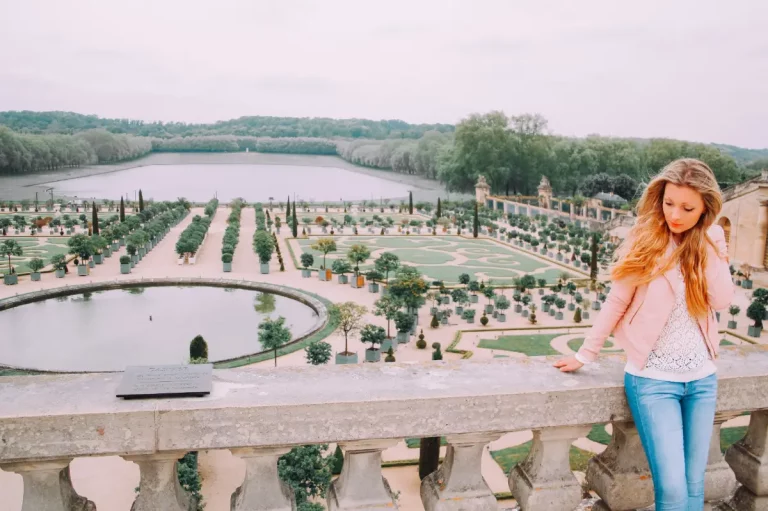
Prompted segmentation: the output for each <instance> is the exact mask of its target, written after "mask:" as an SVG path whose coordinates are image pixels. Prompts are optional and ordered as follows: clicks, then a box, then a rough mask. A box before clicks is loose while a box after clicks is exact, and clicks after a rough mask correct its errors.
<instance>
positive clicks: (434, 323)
mask: <svg viewBox="0 0 768 511" xmlns="http://www.w3.org/2000/svg"><path fill="white" fill-rule="evenodd" d="M429 326H430V327H432V328H437V327H439V326H440V322H439V321H438V320H437V314H432V322H431V323H430V324H429Z"/></svg>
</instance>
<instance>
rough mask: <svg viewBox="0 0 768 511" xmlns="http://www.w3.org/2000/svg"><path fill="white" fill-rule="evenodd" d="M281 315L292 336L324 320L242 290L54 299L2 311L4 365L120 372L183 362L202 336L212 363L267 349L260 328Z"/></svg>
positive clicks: (184, 289)
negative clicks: (259, 331) (264, 320)
mask: <svg viewBox="0 0 768 511" xmlns="http://www.w3.org/2000/svg"><path fill="white" fill-rule="evenodd" d="M150 316H152V320H151V321H150V319H149V318H150ZM278 316H283V317H285V318H286V325H287V326H289V328H290V329H291V332H292V334H293V338H297V337H299V336H302V335H304V334H306V333H308V332H309V331H311V330H313V329H314V328H315V326H316V325H317V323H318V321H319V317H318V316H317V314H316V313H315V311H314V310H312V309H311V308H310V307H308V306H306V305H304V304H303V303H301V302H298V301H296V300H293V299H290V298H286V297H283V296H278V295H273V294H269V293H259V292H256V291H249V290H243V289H224V288H216V287H196V286H195V287H189V286H180V287H176V286H168V287H148V288H131V289H123V290H113V291H101V292H95V293H86V294H78V295H70V296H64V297H59V298H51V299H48V300H43V301H40V302H35V303H31V304H27V305H22V306H19V307H15V308H12V309H8V310H5V311H3V312H2V313H0V331H1V332H2V333H3V334H2V335H0V365H7V366H13V367H23V368H30V369H41V370H59V371H122V370H124V369H125V367H126V366H129V365H147V364H182V363H186V362H187V360H188V358H189V343H190V341H191V340H192V339H193V338H194V337H195V336H196V335H202V336H203V338H205V340H206V341H207V342H208V358H209V360H211V361H212V362H213V361H216V360H225V359H229V358H235V357H238V356H242V355H248V354H251V353H255V352H258V351H261V345H260V344H259V340H258V338H259V334H258V325H259V323H260V322H261V321H262V320H263V319H264V318H265V317H271V318H272V319H276V318H277V317H278Z"/></svg>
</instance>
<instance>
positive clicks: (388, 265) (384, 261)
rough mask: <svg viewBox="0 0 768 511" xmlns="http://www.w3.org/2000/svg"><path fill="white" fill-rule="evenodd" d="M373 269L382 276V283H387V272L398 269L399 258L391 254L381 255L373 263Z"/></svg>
mask: <svg viewBox="0 0 768 511" xmlns="http://www.w3.org/2000/svg"><path fill="white" fill-rule="evenodd" d="M373 265H374V267H375V268H376V269H377V270H378V271H379V272H381V273H383V274H384V279H385V280H384V281H385V282H387V283H389V272H392V271H395V270H397V269H398V268H399V267H400V258H399V257H397V255H395V254H393V253H392V252H384V253H382V254H381V255H380V256H379V258H378V259H376V261H374V263H373Z"/></svg>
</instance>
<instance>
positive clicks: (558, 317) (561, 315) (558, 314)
mask: <svg viewBox="0 0 768 511" xmlns="http://www.w3.org/2000/svg"><path fill="white" fill-rule="evenodd" d="M555 319H560V320H562V319H563V313H562V312H558V313H557V314H555Z"/></svg>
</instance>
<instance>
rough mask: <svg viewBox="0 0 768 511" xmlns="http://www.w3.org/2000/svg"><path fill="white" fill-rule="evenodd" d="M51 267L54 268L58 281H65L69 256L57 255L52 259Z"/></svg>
mask: <svg viewBox="0 0 768 511" xmlns="http://www.w3.org/2000/svg"><path fill="white" fill-rule="evenodd" d="M51 265H52V266H53V273H54V275H56V278H57V279H63V278H64V275H65V274H66V271H67V256H65V255H64V254H56V255H54V256H53V257H51Z"/></svg>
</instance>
